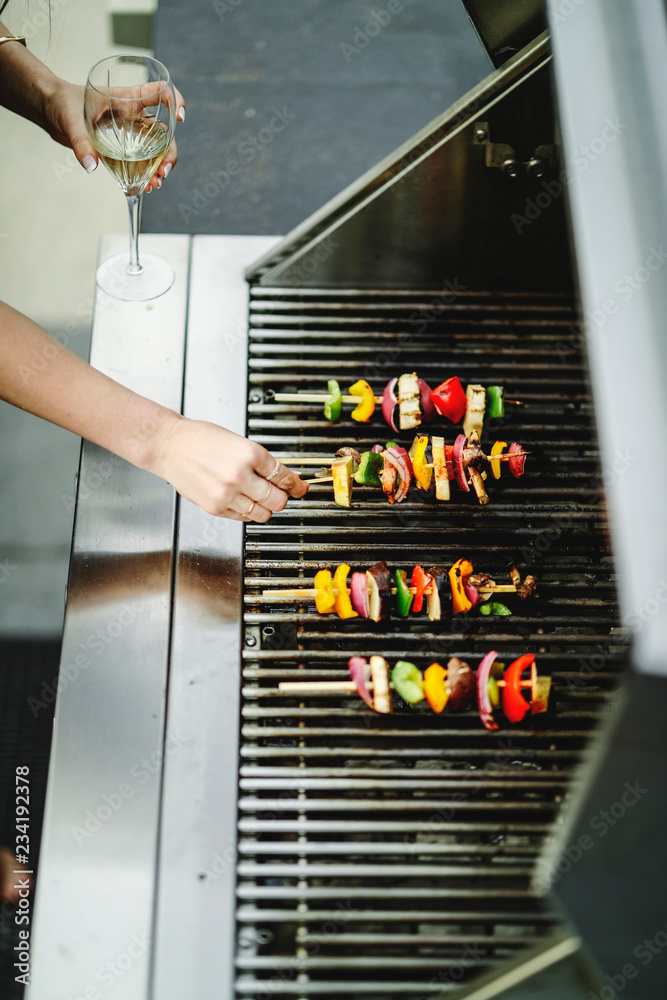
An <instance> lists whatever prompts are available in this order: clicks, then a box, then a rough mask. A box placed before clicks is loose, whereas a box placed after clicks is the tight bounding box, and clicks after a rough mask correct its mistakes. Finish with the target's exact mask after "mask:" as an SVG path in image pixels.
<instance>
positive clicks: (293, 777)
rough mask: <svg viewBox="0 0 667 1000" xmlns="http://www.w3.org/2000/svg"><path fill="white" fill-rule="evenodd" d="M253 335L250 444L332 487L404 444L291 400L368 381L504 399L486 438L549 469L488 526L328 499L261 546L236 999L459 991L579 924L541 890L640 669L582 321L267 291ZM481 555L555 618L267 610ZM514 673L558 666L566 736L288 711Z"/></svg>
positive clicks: (457, 506) (508, 306)
mask: <svg viewBox="0 0 667 1000" xmlns="http://www.w3.org/2000/svg"><path fill="white" fill-rule="evenodd" d="M250 320H251V330H250V374H249V392H250V400H251V402H250V405H249V408H248V433H249V436H250V437H252V438H254V439H255V440H257V441H260V442H261V443H263V444H264V445H266V447H268V448H269V449H270V450H271V451H272V453H273V454H275V455H276V456H278V457H280V456H283V457H285V456H287V455H294V454H303V455H304V457H306V456H308V457H321V458H322V459H323V464H326V461H327V459H328V458H330V457H331V456H332V455H333V453H334V452H335V450H336V448H338V447H340V446H341V445H343V444H348V443H349V444H354V445H355V447H358V448H360V449H363V448H364V447H369V446H370V445H372V444H373V443H375V442H376V441H378V440H379V441H385V440H387V438H388V437H396V435H394V434H393V433H392V432H391V431H390V429H389V428H388V427H387V426H386V424H385V423H384V421H383V420H382V418H381V416H380V415H379V413H376V415H375V416H374V417H373V420H372V422H371V424H370V425H364V424H361V425H360V424H355V423H353V422H352V421H351V420H350V419H349V416H348V419H345V414H343V419H341V420H340V421H339V422H338V423H337V424H335V425H331V424H329V423H328V422H327V421H326V420H324V418H323V415H322V412H321V409H320V408H319V407H318V406H317V405H316V404H306V403H304V404H290V405H282V404H281V405H278V404H275V403H273V402H272V401H271V399H272V392H271V390H275V391H304V392H317V391H321V390H322V389H323V387H324V385H325V383H326V380H327V379H329V378H338V379H339V380H340V381H341V382H342V384H343V385H347V384H349V383H351V382H353V381H355V380H356V379H358V378H366V379H367V380H368V381H369V382H370V383H371V385H372V386H373V388H374V389H375V390H376V392H379V391H381V390H382V388H383V387H384V384H385V382H386V381H388V380H389V379H390V378H392V377H393V376H394V375H398V374H400V373H401V372H402V371H412V370H415V371H417V372H418V373H419V374H420V375H422V376H423V377H424V378H425V379H426V380H427V381H429V383H430V384H432V385H436V384H438V383H439V382H441V381H443V380H444V378H445V377H447V376H448V375H454V374H457V375H459V376H460V377H461V380H462V381H463V382H464V384H465V383H466V382H476V381H479V382H481V383H482V384H489V383H493V382H498V383H500V384H502V385H504V386H505V388H506V391H507V393H508V395H510V396H511V397H513V398H517V399H521V400H523V401H524V402H525V404H526V405H525V406H524V407H522V408H516V410H515V411H513V412H512V413H510V414H509V415H508V416H507V417H506V418H504V419H503V421H487V425H486V426H485V433H484V439H483V440H484V443H485V444H486V443H487V442H491V443H492V442H493V441H494V440H495V439H496V438H503V439H506V440H508V441H510V440H515V439H516V440H518V441H520V442H521V443H522V444H524V445H525V446H526V447H527V448H528V449H529V450H530V451H531V452H532V455H531V458H530V460H529V463H528V465H527V472H526V475H525V476H524V477H523V479H521V480H520V481H518V482H517V481H516V480H513V479H512V478H511V477H508V476H503V478H502V479H501V481H500V482H499V483H495V482H494V483H490V484H489V494H490V496H491V503H490V504H489V505H488V506H487V507H485V508H480V507H479V506H477V504H476V502H475V500H474V498H473V497H472V496H471V497H468V496H465V495H464V494H463V493H461V492H460V491H456V492H453V501H452V502H451V503H449V504H442V503H438V502H437V501H435V500H434V499H432V498H431V497H432V495H431V494H430V495H429V497H428V498H420V497H419V496H418V495H416V491H412V492H411V494H410V499H409V500H407V501H406V502H405V503H403V504H401V505H400V507H390V506H389V505H388V504H386V502H385V501H384V498H383V497H382V496H381V495H380V494H379V492H378V491H373V490H371V489H368V488H365V487H358V488H356V489H355V493H354V496H353V507H352V509H351V510H342V509H340V508H336V507H335V506H334V505H333V499H332V493H331V489H330V487H327V486H324V485H322V486H317V485H316V486H311V488H310V491H309V493H308V495H307V497H306V498H305V499H304V500H302V501H290V504H289V506H288V509H287V510H286V511H284V512H283V513H282V514H277V515H274V517H273V518H272V519H271V522H270V524H268V525H255V524H252V525H248V527H247V529H246V562H245V596H244V602H245V605H244V606H245V613H244V622H245V642H244V653H243V657H244V666H243V683H244V687H243V700H242V737H241V747H240V755H241V762H242V766H241V776H240V798H239V861H238V899H239V903H238V912H237V927H238V946H237V972H238V979H237V995H238V996H239V997H257V998H259V997H262V996H266V995H267V993H268V991H274V992H279V993H281V994H282V995H286V996H296V997H309V996H318V997H328V998H331V1000H333V998H334V997H335V998H337V1000H338V998H340V996H341V995H343V994H344V993H349V994H352V995H355V996H357V995H358V996H364V997H367V998H378V1000H379V998H383V997H390V996H397V995H400V996H402V997H408V998H416V997H420V996H425V995H428V994H434V995H435V994H440V993H442V991H444V990H452V991H455V990H456V987H457V985H460V984H466V983H470V982H471V981H472V980H473V979H474V977H475V976H476V975H477V974H479V973H480V972H482V971H485V970H487V969H488V968H489V967H490V966H492V965H493V964H494V963H496V962H499V961H501V960H503V959H505V958H507V957H508V956H511V955H515V954H517V950H518V949H521V948H527V947H529V946H530V945H533V944H535V943H536V942H537V941H538V940H539V939H540V938H541V937H543V936H544V935H545V933H548V932H549V931H550V930H552V929H553V928H554V926H555V925H557V923H558V915H557V914H556V913H554V912H553V911H550V910H549V909H548V907H547V905H546V904H545V903H544V902H542V901H540V900H538V899H536V898H535V897H534V896H533V895H532V894H531V890H530V877H531V871H532V868H533V865H534V863H535V860H536V858H537V856H538V854H539V852H540V850H541V847H542V845H543V843H544V841H545V838H547V837H548V836H549V833H550V830H551V829H552V826H553V824H554V823H555V822H556V821H557V820H558V816H559V812H560V809H561V806H562V802H563V800H564V798H565V797H566V795H567V793H568V790H569V789H571V788H572V782H573V781H574V780H575V777H574V776H575V771H576V767H577V765H578V764H579V763H580V761H581V760H582V758H583V757H585V756H586V754H587V750H588V747H589V741H590V738H591V735H592V733H594V731H595V729H596V725H597V723H598V721H599V720H600V718H601V716H602V715H603V714H604V713H606V712H607V710H608V707H609V698H610V694H611V692H613V689H614V687H615V685H616V682H617V678H618V674H619V672H620V670H621V669H622V668H623V666H624V657H625V633H624V631H623V630H622V629H621V628H620V623H619V621H618V612H617V607H616V598H615V584H614V573H613V567H612V562H611V553H610V549H609V545H608V539H607V531H606V515H605V508H604V502H603V498H602V495H601V494H602V486H601V482H600V475H599V469H598V453H597V444H596V440H595V432H594V427H593V424H592V404H591V400H590V396H589V391H588V384H587V379H586V373H585V370H584V367H583V365H582V361H581V358H580V356H579V353H578V351H577V350H575V348H573V347H572V346H571V345H572V344H573V343H578V342H579V341H578V339H577V337H576V330H575V326H574V324H575V316H574V311H573V302H572V300H571V297H570V296H568V295H558V294H544V295H538V294H529V293H526V294H520V293H507V294H496V293H488V294H487V293H480V292H477V293H473V292H467V291H466V292H462V293H459V294H458V295H457V296H456V298H455V299H454V301H452V302H447V301H443V295H442V292H441V291H427V292H407V291H405V292H396V291H392V292H384V291H379V290H378V291H364V292H356V291H353V290H348V291H346V290H342V291H341V290H338V291H335V292H334V291H331V290H317V289H308V290H298V291H295V290H294V289H289V290H288V289H270V288H262V289H260V288H258V287H255V288H253V289H251V307H250ZM396 352H398V353H396ZM435 426H439V425H438V424H436V425H435ZM426 430H427V432H428V431H429V428H428V426H427V427H426ZM444 433H445V437H446V438H447V437H448V438H449V440H450V443H451V441H453V437H454V433H455V432H454V431H453V429H452V428H451V427H450V428H449V429H446V428H445V430H444ZM399 439H400V440H401V441H403V439H405V440H406V441H409V440H411V436H410V435H409V434H403V435H400V438H399ZM461 555H466V556H468V557H470V558H471V560H472V561H473V563H474V564H475V566H476V568H479V569H480V570H482V569H483V570H485V571H488V572H490V573H492V574H497V576H504V575H506V574H507V570H508V567H509V566H510V565H511V564H512V563H516V564H517V566H518V567H519V569H520V570H522V572H532V573H534V574H535V576H536V577H537V579H538V591H537V594H536V595H535V596H534V597H533V598H531V600H530V601H529V602H527V603H526V605H525V606H523V605H522V606H521V607H520V608H517V613H516V614H514V615H513V616H512V617H511V618H501V619H498V618H496V619H487V618H480V617H479V616H478V617H474V616H471V615H468V616H457V617H456V618H454V619H452V617H451V616H450V615H449V614H448V613H447V612H445V614H444V615H443V620H442V621H441V622H439V623H431V622H429V621H428V619H427V618H426V616H425V615H422V616H412V617H410V618H408V619H400V618H397V617H392V618H391V619H390V620H389V621H387V622H382V623H380V624H378V625H373V624H372V623H369V622H365V621H362V620H360V619H353V620H350V621H346V622H345V623H342V622H340V621H339V620H338V618H337V617H336V616H329V617H322V616H319V615H316V614H315V613H314V606H313V605H312V604H311V603H310V602H308V601H304V602H303V603H298V602H295V601H292V602H289V603H285V602H282V603H278V602H276V603H274V604H272V603H269V602H267V601H265V600H263V599H262V597H261V591H262V590H263V589H264V588H266V587H272V586H273V587H290V586H311V585H312V584H311V581H312V577H313V575H314V572H315V571H316V570H317V569H318V568H322V567H326V566H329V567H331V566H332V565H335V564H336V563H338V562H341V561H343V560H344V561H346V562H349V563H350V564H351V566H352V568H353V569H354V568H360V567H363V568H365V567H367V566H368V565H370V564H371V563H372V562H375V561H377V560H378V559H382V558H384V559H386V560H387V562H388V563H389V565H390V566H392V567H394V566H403V567H405V568H408V567H409V566H412V565H413V564H414V563H415V562H417V561H419V562H421V563H423V564H425V565H429V564H432V563H435V562H444V563H448V562H449V563H451V562H453V561H454V560H455V559H457V558H459V557H460V556H461ZM491 648H497V649H499V650H500V656H501V658H502V657H503V655H504V651H506V652H507V656H508V657H509V656H510V655H511V654H514V656H516V655H519V653H521V652H523V651H534V652H535V653H536V654H537V656H538V662H539V663H540V664H541V665H543V666H545V667H546V668H547V669H548V670H549V672H550V673H551V674H552V676H553V679H554V685H555V687H554V689H553V693H552V699H551V705H550V709H549V712H548V714H547V715H545V716H538V717H535V718H534V719H530V721H529V723H528V724H527V725H523V724H520V725H519V726H515V727H510V726H507V727H506V728H501V729H500V730H499V731H498V732H497V733H489V732H486V731H485V730H484V729H483V728H482V726H481V723H480V722H479V720H478V719H477V716H476V713H474V712H469V713H465V714H459V715H448V714H447V712H445V713H444V714H443V716H435V715H433V714H432V713H431V712H430V710H429V709H428V708H424V707H423V705H420V706H415V707H410V706H404V705H402V703H401V701H400V699H399V698H398V697H396V698H395V714H394V715H392V716H389V717H386V716H376V715H373V714H372V713H371V712H370V711H369V710H368V709H367V708H366V706H365V705H364V704H363V703H362V702H361V701H360V700H359V699H357V698H356V697H352V696H349V695H346V696H345V697H333V696H331V695H330V694H313V695H308V696H304V695H299V696H294V695H289V696H286V695H284V694H282V693H280V692H278V681H279V680H280V679H294V678H301V679H303V678H307V679H314V678H326V679H331V680H340V679H346V678H347V659H348V657H349V656H351V655H353V654H358V655H368V654H369V653H379V654H381V655H383V656H385V657H387V658H388V659H389V661H390V662H392V661H393V660H396V659H398V658H399V657H402V658H406V659H409V660H413V661H414V662H416V663H417V664H418V665H419V666H420V667H422V668H423V667H425V666H427V665H428V663H430V662H432V661H433V660H434V659H439V660H440V661H441V662H442V661H443V659H446V658H447V657H449V656H451V655H458V656H462V657H464V658H466V659H468V660H469V662H470V663H471V665H472V666H476V665H477V663H478V662H479V660H480V659H481V657H482V656H483V655H484V653H485V652H487V651H488V650H489V649H491Z"/></svg>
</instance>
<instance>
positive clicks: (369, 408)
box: [349, 378, 375, 424]
mask: <svg viewBox="0 0 667 1000" xmlns="http://www.w3.org/2000/svg"><path fill="white" fill-rule="evenodd" d="M349 393H350V396H360V397H361V399H360V401H359V404H358V405H357V406H355V408H354V409H353V410H352V413H351V414H350V416H351V417H352V419H353V420H358V421H360V422H361V423H364V424H365V423H368V421H369V420H370V419H371V417H372V416H373V414H374V413H375V394H374V392H373V390H372V389H371V387H370V385H369V384H368V382H364V380H363V379H362V378H360V379H359V381H358V382H355V383H354V385H351V386H350V389H349Z"/></svg>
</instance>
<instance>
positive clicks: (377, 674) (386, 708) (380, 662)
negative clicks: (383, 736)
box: [370, 656, 392, 715]
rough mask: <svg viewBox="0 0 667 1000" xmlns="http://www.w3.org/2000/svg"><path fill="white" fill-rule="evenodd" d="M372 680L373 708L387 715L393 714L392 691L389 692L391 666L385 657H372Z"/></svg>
mask: <svg viewBox="0 0 667 1000" xmlns="http://www.w3.org/2000/svg"><path fill="white" fill-rule="evenodd" d="M370 666H371V680H372V681H373V708H374V709H375V711H376V712H381V713H382V714H383V715H387V714H388V713H389V712H391V710H392V709H391V691H390V690H389V664H388V663H387V661H386V660H385V658H384V656H371V663H370Z"/></svg>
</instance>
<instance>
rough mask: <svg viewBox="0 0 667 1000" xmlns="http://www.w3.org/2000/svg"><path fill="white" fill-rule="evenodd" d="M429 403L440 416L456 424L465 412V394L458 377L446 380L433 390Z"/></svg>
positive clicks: (454, 376)
mask: <svg viewBox="0 0 667 1000" xmlns="http://www.w3.org/2000/svg"><path fill="white" fill-rule="evenodd" d="M431 402H432V403H433V405H434V406H435V408H436V410H437V411H438V413H439V414H440V415H441V416H443V417H448V418H449V419H450V420H451V421H452V423H453V424H458V422H459V421H460V420H461V419H462V418H463V415H464V413H465V411H466V394H465V392H464V391H463V386H462V385H461V382H460V379H459V377H458V375H453V376H452V378H448V379H446V380H445V381H444V382H443V383H442V384H441V385H439V386H438V387H437V388H436V389H434V390H433V391H432V392H431Z"/></svg>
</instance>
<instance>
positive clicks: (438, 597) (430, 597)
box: [426, 566, 449, 622]
mask: <svg viewBox="0 0 667 1000" xmlns="http://www.w3.org/2000/svg"><path fill="white" fill-rule="evenodd" d="M428 575H429V576H430V577H431V579H432V580H433V586H432V587H431V590H430V592H429V593H428V594H427V595H426V613H427V614H428V617H429V619H430V621H432V622H439V621H440V618H441V617H442V600H443V598H445V597H448V596H449V577H448V575H447V569H446V568H445V567H444V566H429V568H428Z"/></svg>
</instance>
